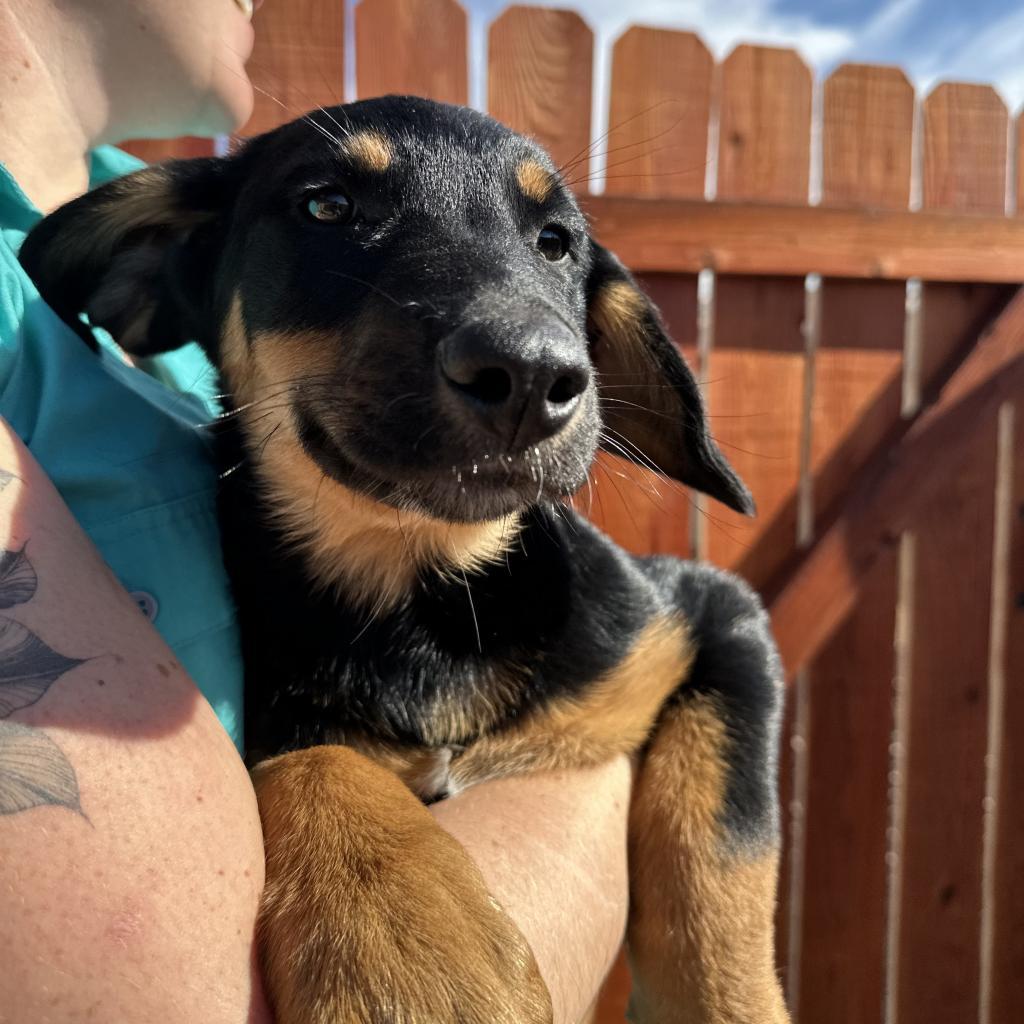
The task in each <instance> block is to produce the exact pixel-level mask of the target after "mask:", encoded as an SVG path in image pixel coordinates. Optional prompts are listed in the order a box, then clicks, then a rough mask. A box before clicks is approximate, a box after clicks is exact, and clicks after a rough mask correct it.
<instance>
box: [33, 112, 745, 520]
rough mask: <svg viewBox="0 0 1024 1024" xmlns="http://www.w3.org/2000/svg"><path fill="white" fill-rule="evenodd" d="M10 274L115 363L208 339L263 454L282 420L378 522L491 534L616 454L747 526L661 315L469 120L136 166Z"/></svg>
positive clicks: (533, 161)
mask: <svg viewBox="0 0 1024 1024" xmlns="http://www.w3.org/2000/svg"><path fill="white" fill-rule="evenodd" d="M22 261H23V263H24V264H25V266H26V268H27V269H28V270H29V272H30V273H31V274H32V275H33V277H34V278H35V279H36V281H37V283H38V284H39V287H40V291H41V292H42V294H43V296H44V298H46V299H47V300H48V301H50V303H51V304H52V305H54V306H55V307H56V308H57V309H58V311H59V312H61V313H62V315H64V316H65V317H66V318H68V319H69V320H73V319H75V318H77V316H78V314H79V313H80V312H81V311H83V310H85V311H87V312H88V313H89V315H90V318H91V320H92V321H93V322H94V323H97V324H101V325H103V326H106V327H108V328H109V329H110V330H111V332H112V333H113V334H114V336H115V338H117V339H118V340H119V342H120V343H121V344H122V345H123V346H124V347H125V348H126V349H128V350H129V351H134V352H136V353H140V354H145V353H152V352H156V351H161V350H164V349H167V348H172V347H175V346H177V345H180V344H183V343H184V342H185V341H187V340H189V339H190V338H195V339H197V340H199V341H200V342H201V343H202V344H203V345H204V347H205V348H206V349H207V351H208V352H209V353H210V355H211V357H212V358H213V360H214V362H216V363H218V364H219V365H220V366H221V368H222V370H223V371H224V373H225V376H226V378H227V383H228V386H229V388H230V390H231V391H232V393H233V394H234V396H235V401H236V404H238V405H240V406H241V405H247V406H248V408H249V414H248V415H247V417H246V422H247V423H248V424H249V428H248V444H249V446H250V449H251V450H252V451H254V452H255V451H258V450H260V449H259V446H260V445H261V444H263V445H266V444H267V443H270V436H269V431H270V430H272V429H277V428H278V427H280V426H281V425H282V424H284V425H285V428H286V431H287V432H288V433H289V434H290V436H292V437H293V438H294V440H295V442H296V446H297V451H296V453H295V459H296V460H300V459H301V460H304V461H305V462H306V463H308V464H309V466H310V467H312V469H313V471H315V473H316V475H317V477H318V478H319V477H323V478H324V479H330V480H332V481H334V482H335V483H337V484H340V485H342V486H343V487H345V488H347V489H349V490H351V491H355V492H357V493H359V494H361V495H363V496H364V497H366V498H370V499H371V500H372V501H374V502H377V503H381V504H383V505H385V506H399V507H402V508H408V507H412V508H414V509H416V510H417V511H418V512H420V513H422V514H424V515H426V516H428V517H432V518H434V519H438V520H442V521H446V522H455V523H460V522H463V523H464V522H478V521H485V520H486V521H491V520H497V519H500V518H501V517H503V516H507V515H508V514H509V513H511V512H513V511H515V510H517V509H520V508H522V507H524V506H526V505H528V504H530V503H531V502H536V501H538V500H543V499H556V498H561V497H564V496H566V495H568V494H571V493H572V492H573V491H575V490H576V489H577V488H578V487H579V486H580V485H581V484H582V483H583V482H584V480H585V477H586V474H587V471H588V469H589V466H590V464H591V461H592V459H593V456H594V453H595V450H596V448H597V446H598V444H599V441H600V440H602V439H604V438H606V439H607V440H608V443H609V444H610V445H611V446H612V447H615V448H618V449H619V450H620V451H621V452H624V453H626V454H627V455H628V456H629V457H633V458H635V459H636V460H637V461H641V462H647V463H653V464H655V465H657V466H658V467H659V468H660V469H662V470H663V471H664V472H666V473H668V474H670V475H673V476H675V477H676V478H678V479H681V480H683V481H685V482H687V483H690V484H692V485H694V486H696V487H698V488H700V489H702V490H705V491H707V492H708V493H710V494H713V495H714V496H716V497H718V498H720V499H721V500H723V501H725V502H726V503H727V504H729V505H731V506H733V507H735V508H740V509H743V510H746V511H749V508H750V500H749V495H748V494H747V492H746V490H745V489H744V488H743V486H742V484H741V483H740V482H739V481H738V479H737V478H736V477H735V475H734V474H733V473H732V471H731V469H730V468H729V467H728V465H727V464H726V462H725V460H724V459H723V458H722V456H721V454H720V453H719V452H718V450H717V448H715V446H714V444H713V443H712V442H711V440H710V438H709V436H708V433H707V430H706V426H705V423H704V418H703V411H702V407H701V402H700V398H699V394H698V392H697V388H696V385H695V383H694V381H693V378H692V376H691V375H690V373H689V371H688V369H687V368H686V366H685V364H684V363H683V361H682V360H681V358H680V357H679V355H678V352H677V351H676V349H675V347H674V345H672V343H671V342H670V341H669V339H668V338H667V337H666V336H665V334H664V332H663V330H662V328H661V326H660V322H659V320H658V317H657V314H656V312H655V311H654V310H653V308H652V307H651V306H650V303H649V302H648V301H647V299H646V298H645V297H644V296H643V295H642V293H641V292H640V291H639V290H638V289H637V288H636V285H635V283H634V282H633V280H632V278H631V277H630V276H629V274H628V273H627V272H626V271H625V269H624V268H623V267H622V266H621V265H620V264H619V263H618V261H617V260H616V259H615V258H614V257H613V256H612V255H611V254H610V253H608V252H607V251H605V250H604V249H602V248H601V247H600V246H599V245H597V244H596V243H595V242H594V241H593V240H592V239H591V238H590V236H589V234H588V229H587V224H586V221H585V219H584V217H583V216H582V214H581V212H580V210H579V208H578V206H577V204H576V202H575V200H574V198H573V196H572V194H571V192H570V191H569V190H568V188H567V187H566V186H565V185H564V184H563V182H562V181H561V179H560V178H559V175H558V173H557V171H556V169H555V168H554V166H553V165H552V163H551V161H550V159H549V158H548V156H547V155H546V154H545V153H544V152H543V151H542V150H540V149H539V148H538V147H537V146H536V145H534V144H533V143H532V142H530V141H528V140H526V139H524V138H522V137H521V136H518V135H516V134H514V133H513V132H510V131H509V130H507V129H505V128H503V127H502V126H500V125H499V124H497V123H496V122H494V121H493V120H491V119H489V118H487V117H485V116H483V115H481V114H479V113H477V112H474V111H472V110H468V109H465V108H458V107H451V106H446V105H442V104H436V103H431V102H428V101H424V100H416V99H412V98H407V97H402V98H396V97H388V98H384V99H380V100H371V101H365V102H361V103H356V104H351V105H348V106H344V107H337V108H333V109H331V110H330V111H324V112H319V113H317V114H315V115H311V116H310V117H309V118H306V119H302V120H299V121H297V122H293V123H292V124H290V125H286V126H284V127H283V128H281V129H279V130H277V131H275V132H272V133H270V134H268V135H266V136H262V137H260V138H258V139H256V140H254V141H253V142H251V143H250V144H249V145H248V146H247V147H245V149H243V150H242V151H241V152H240V153H239V154H237V155H236V156H233V157H230V158H226V159H223V160H204V161H188V162H182V163H180V164H171V165H167V166H166V167H163V168H153V169H149V170H146V171H142V172H139V174H136V175H133V176H131V177H129V178H126V179H122V180H121V181H119V182H115V183H113V184H112V185H110V186H107V187H105V188H104V189H100V190H98V191H97V192H94V193H91V194H90V195H89V196H86V197H83V198H82V199H80V200H77V201H76V202H75V203H72V204H70V205H69V206H68V207H65V208H63V209H62V210H60V211H58V212H57V213H56V214H54V215H52V216H51V217H49V218H47V220H46V221H44V222H43V224H42V225H40V226H39V227H38V228H37V229H36V230H35V232H33V234H32V235H31V236H30V238H29V239H28V241H27V242H26V245H25V248H24V250H23V252H22ZM602 388H604V389H605V393H604V395H603V398H604V401H599V397H598V394H599V390H600V389H602ZM250 403H252V404H251V405H250ZM261 412H266V414H267V415H265V416H264V418H263V423H264V424H265V425H266V426H267V428H268V429H267V430H266V431H263V432H262V433H261V428H260V426H259V424H260V422H261V420H260V414H261ZM271 412H273V413H274V414H275V415H270V413H271ZM264 433H265V434H266V435H267V436H263V434H264Z"/></svg>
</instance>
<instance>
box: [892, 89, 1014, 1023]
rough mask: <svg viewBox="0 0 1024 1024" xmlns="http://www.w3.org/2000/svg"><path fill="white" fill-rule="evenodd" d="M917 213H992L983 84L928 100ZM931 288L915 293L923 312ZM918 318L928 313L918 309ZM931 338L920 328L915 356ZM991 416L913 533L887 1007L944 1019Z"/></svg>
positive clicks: (985, 562) (982, 743)
mask: <svg viewBox="0 0 1024 1024" xmlns="http://www.w3.org/2000/svg"><path fill="white" fill-rule="evenodd" d="M922 120H923V127H924V147H923V148H924V166H923V175H924V193H923V202H924V205H925V207H927V208H928V209H932V210H938V209H942V210H947V209H956V210H962V211H970V212H976V213H988V214H999V213H1001V212H1002V211H1003V208H1004V198H1005V187H1006V133H1007V114H1006V108H1005V107H1004V106H1003V103H1002V101H1001V100H1000V99H999V97H998V96H997V95H996V94H995V92H994V91H993V90H992V89H989V88H987V87H982V86H973V85H962V84H952V83H946V84H943V85H940V86H938V87H937V88H936V89H935V90H934V91H933V92H932V93H931V94H930V95H929V97H928V98H927V99H926V100H925V103H924V109H923V119H922ZM939 294H941V291H940V289H939V288H936V287H935V286H928V287H926V288H925V289H924V295H923V302H924V306H925V309H926V310H927V309H928V307H929V305H930V303H931V302H932V300H933V297H935V296H938V295H939ZM926 315H927V314H926ZM936 344H938V339H937V336H933V335H931V334H929V333H928V332H927V331H926V333H925V335H924V338H923V350H924V352H923V359H922V362H923V363H925V364H926V365H929V364H934V362H935V361H936V357H935V356H934V355H932V354H931V352H930V351H929V350H930V349H931V348H933V347H934V346H935V345H936ZM996 437H997V434H996V417H995V413H994V412H988V413H987V414H985V415H983V416H980V417H979V418H978V419H977V421H976V422H975V423H974V424H973V425H972V427H971V434H970V441H969V444H970V448H971V456H970V457H969V458H968V459H967V460H966V461H965V462H964V463H963V464H962V466H961V469H960V471H959V473H957V474H956V475H955V476H954V475H953V474H949V476H948V479H947V481H946V488H945V494H944V495H943V499H942V501H941V502H937V503H933V504H932V505H931V506H929V507H926V508H924V509H923V510H922V512H921V513H920V515H919V517H918V518H916V519H915V521H914V522H913V524H912V526H911V529H912V530H913V532H914V534H915V537H916V565H917V568H916V579H915V581H914V588H913V600H914V613H913V621H914V635H913V637H912V640H911V681H910V723H909V736H908V738H907V746H908V754H907V779H906V794H907V801H906V806H907V812H906V821H905V822H904V827H903V834H904V847H903V853H902V877H903V892H902V902H901V910H900V948H899V951H898V953H899V956H898V962H899V970H898V989H897V1008H898V1009H897V1013H898V1017H899V1020H900V1024H925V1022H928V1024H946V1022H948V1024H954V1022H958V1024H959V1022H962V1021H965V1020H970V1019H972V1018H973V1017H974V1016H975V1015H976V1014H977V1012H978V1003H979V990H980V950H981V945H980V943H981V932H980V922H981V872H982V841H983V817H982V805H983V801H984V796H985V752H986V747H987V707H988V650H989V629H990V616H991V589H992V582H991V575H992V542H993V516H994V507H995V505H994V502H995V471H996Z"/></svg>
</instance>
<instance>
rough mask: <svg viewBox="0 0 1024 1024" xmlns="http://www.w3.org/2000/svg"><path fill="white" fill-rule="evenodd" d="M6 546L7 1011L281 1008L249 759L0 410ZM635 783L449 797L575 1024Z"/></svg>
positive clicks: (1, 805)
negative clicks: (260, 930)
mask: <svg viewBox="0 0 1024 1024" xmlns="http://www.w3.org/2000/svg"><path fill="white" fill-rule="evenodd" d="M0 549H2V550H3V551H8V552H11V553H12V554H11V556H10V557H9V558H8V559H7V561H6V563H5V565H6V567H7V568H8V569H12V570H14V571H13V573H7V574H6V575H4V574H3V573H0V598H3V597H4V595H5V594H6V599H4V600H0V604H2V605H3V607H0V880H2V881H0V962H2V963H3V965H4V969H3V970H2V971H0V1006H2V1007H3V1008H4V1013H5V1014H6V1016H5V1018H4V1019H5V1024H28V1022H32V1024H36V1022H40V1021H47V1020H52V1021H64V1020H74V1019H86V1018H87V1015H88V1013H89V1012H90V1011H92V1013H93V1016H94V1017H95V1019H96V1020H123V1021H132V1024H148V1022H150V1021H152V1022H160V1024H175V1022H177V1021H180V1022H182V1024H192V1022H194V1021H198V1020H201V1021H203V1022H204V1024H215V1022H218V1021H224V1022H232V1024H242V1022H245V1024H263V1022H267V1021H269V1020H270V1014H269V1012H268V1010H267V1007H266V1002H265V999H264V997H263V994H262V992H261V990H260V983H259V976H258V971H257V969H256V964H255V951H254V948H253V923H254V920H255V915H256V909H257V904H258V899H259V894H260V891H261V889H262V885H263V847H262V835H261V832H260V826H259V818H258V815H257V812H256V804H255V798H254V795H253V791H252V787H251V785H250V783H249V779H248V776H247V774H246V772H245V769H244V767H243V765H242V763H241V760H240V758H239V757H238V755H237V753H236V751H235V749H234V747H233V745H232V744H231V741H230V740H229V738H228V737H227V734H226V733H225V732H224V731H223V729H222V728H221V727H220V724H219V723H218V722H217V720H216V717H215V716H214V714H213V711H212V710H211V708H210V707H209V705H208V704H207V703H206V701H205V700H204V699H203V698H202V697H201V696H200V694H199V692H198V690H197V689H196V687H195V684H194V683H193V682H192V681H191V680H190V679H189V678H188V677H187V676H186V674H185V673H184V671H183V670H182V669H181V667H180V666H179V665H178V664H177V662H176V660H175V659H174V656H173V654H172V652H171V651H170V650H169V649H168V648H167V646H166V645H165V644H164V642H163V640H162V639H161V638H160V636H159V635H158V634H157V633H156V631H155V630H154V629H153V628H152V627H151V626H150V625H149V624H148V623H147V622H146V620H145V619H144V618H143V617H142V615H141V613H140V612H139V609H138V608H137V606H136V605H135V603H134V602H133V601H132V600H131V598H130V597H129V596H128V595H127V594H126V593H125V591H124V590H123V589H122V587H121V586H120V584H119V583H118V581H117V580H116V579H115V578H114V577H113V575H112V574H111V573H110V571H109V570H108V569H107V567H106V565H105V564H104V563H103V561H102V559H101V558H100V556H99V554H98V553H97V552H96V550H95V549H94V548H93V546H92V544H91V543H90V541H89V540H88V538H87V537H86V536H85V534H84V533H83V532H82V530H81V528H80V527H79V526H78V524H77V523H76V522H75V520H74V518H73V517H72V515H71V513H70V512H69V511H68V509H67V508H66V506H65V505H64V503H63V502H62V501H61V499H60V497H59V495H58V494H57V493H56V491H55V490H54V488H53V485H52V484H51V483H50V481H49V480H48V479H47V478H46V476H45V474H44V473H43V471H42V470H41V469H40V467H39V466H38V465H37V464H36V462H35V460H34V459H33V458H32V456H31V455H30V454H29V453H28V452H27V451H26V450H25V448H24V447H23V446H22V444H21V442H20V441H19V440H18V439H17V437H16V436H15V435H14V433H13V431H11V429H10V428H9V426H8V425H7V424H6V423H4V422H3V420H0ZM22 549H23V550H22ZM18 552H22V556H21V557H20V558H17V553H18ZM33 576H34V578H35V582H34V584H33V583H32V581H31V577H33ZM29 594H30V596H28V595H29ZM8 601H11V602H13V603H8ZM29 633H30V634H31V635H32V637H33V639H28V634H29ZM628 790H629V771H628V767H627V766H626V764H625V762H624V761H620V762H615V763H613V764H612V765H609V766H607V767H605V768H601V769H597V770H595V771H588V772H568V773H563V774H561V775H557V776H556V775H549V776H535V777H528V778H518V779H507V780H500V781H497V782H491V783H485V784H483V785H481V786H478V787H476V788H474V789H472V790H470V791H468V792H467V793H464V794H462V795H461V796H460V797H458V798H457V799H455V800H450V801H446V802H445V803H443V804H440V805H438V806H437V808H436V810H435V813H436V814H437V817H438V820H439V821H440V822H441V824H442V825H444V827H445V828H447V829H448V830H449V831H450V832H451V833H452V834H453V835H454V836H455V837H456V838H457V839H458V840H460V841H461V842H462V843H463V845H464V846H465V847H466V848H467V850H468V851H469V853H470V855H471V856H473V858H474V859H475V860H476V861H477V863H478V865H479V866H480V869H481V870H482V872H483V873H484V876H485V878H486V879H487V881H488V884H489V885H490V886H491V888H492V891H493V892H494V894H495V895H496V897H497V898H498V899H499V900H501V902H502V903H503V905H504V906H505V907H506V908H507V909H508V910H509V912H510V913H511V914H512V916H513V918H514V919H515V920H516V922H517V923H518V924H519V926H520V928H521V929H522V931H523V933H524V934H525V935H526V937H527V939H528V940H529V941H530V943H531V945H532V947H533V948H534V951H535V953H536V955H537V958H538V961H539V963H540V966H541V970H542V972H543V974H544V977H545V979H546V980H547V982H548V984H549V986H550V988H551V991H552V996H553V998H554V1001H555V1007H556V1018H555V1019H556V1021H557V1022H559V1024H562V1022H565V1024H570V1022H571V1024H575V1021H576V1020H577V1019H578V1018H579V1017H580V1015H581V1014H582V1013H583V1012H584V1011H585V1010H586V1008H587V1005H588V1003H589V1002H590V1001H591V1000H592V999H593V997H594V995H595V993H596V991H597V987H598V986H599V984H600V980H601V978H602V977H603V976H604V973H605V972H606V970H607V967H608V964H609V962H610V959H611V956H612V955H613V953H614V950H615V948H616V947H617V945H618V942H619V940H620V938H621V933H622V927H623V920H624V915H625V905H626V876H625V815H626V804H627V802H628Z"/></svg>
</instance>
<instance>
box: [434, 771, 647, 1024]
mask: <svg viewBox="0 0 1024 1024" xmlns="http://www.w3.org/2000/svg"><path fill="white" fill-rule="evenodd" d="M630 783H631V776H630V766H629V762H628V761H627V759H626V758H625V757H620V758H618V759H617V760H615V761H613V762H611V763H610V764H607V765H604V766H602V767H600V768H596V769H589V770H585V771H584V770H579V771H571V772H558V773H548V774H538V775H532V776H525V777H520V778H513V779H500V780H497V781H494V782H487V783H483V784H481V785H479V786H475V787H473V788H472V789H470V790H467V791H466V792H465V793H462V794H460V795H459V796H457V797H455V798H454V799H451V800H445V801H442V802H441V803H438V804H435V805H434V806H433V807H432V808H431V810H432V812H433V813H434V816H435V817H436V819H437V821H438V822H439V823H440V824H441V825H442V826H443V827H444V828H445V829H447V830H448V832H450V833H451V834H452V835H453V836H454V837H455V838H456V839H458V840H459V842H460V843H462V845H463V846H464V847H465V848H466V850H467V851H468V852H469V854H470V856H472V858H473V859H474V860H475V861H476V863H477V864H478V865H479V867H480V870H481V872H482V873H483V876H484V879H485V880H486V882H487V884H488V886H489V887H490V889H491V892H492V894H493V895H494V896H495V898H496V899H497V900H498V901H499V902H500V903H501V904H502V906H503V907H504V908H505V909H506V910H507V911H508V913H509V914H510V915H511V916H512V919H513V920H514V921H515V922H516V924H518V925H519V928H520V930H521V931H522V933H523V934H524V935H525V936H526V939H527V941H528V942H529V943H530V946H531V947H532V949H533V952H534V955H535V956H536V958H537V963H538V965H539V966H540V970H541V973H542V975H543V976H544V980H545V981H546V982H547V984H548V988H549V989H550V991H551V999H552V1003H553V1005H554V1011H555V1017H554V1019H555V1024H577V1022H578V1021H579V1020H580V1019H581V1018H582V1017H583V1015H584V1014H585V1013H586V1011H587V1010H588V1009H589V1008H590V1006H591V1004H592V1003H593V1001H594V999H595V997H596V995H597V993H598V990H599V989H600V986H601V982H602V981H603V979H604V976H605V975H606V974H607V972H608V968H609V967H610V966H611V963H612V961H613V959H614V957H615V954H616V951H617V950H618V948H619V945H620V944H621V942H622V934H623V930H624V928H625V922H626V911H627V899H628V897H627V893H628V884H627V874H626V817H627V813H628V805H629V795H630ZM499 809H500V813H499Z"/></svg>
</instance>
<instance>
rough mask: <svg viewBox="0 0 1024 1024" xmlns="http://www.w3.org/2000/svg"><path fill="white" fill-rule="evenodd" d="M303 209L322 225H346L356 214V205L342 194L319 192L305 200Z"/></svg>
mask: <svg viewBox="0 0 1024 1024" xmlns="http://www.w3.org/2000/svg"><path fill="white" fill-rule="evenodd" d="M305 207H306V213H308V214H309V216H310V217H312V218H313V219H314V220H318V221H320V222H321V223H322V224H348V223H349V221H351V220H352V218H353V217H354V216H355V213H356V204H355V203H353V202H352V200H351V199H349V197H348V196H347V195H345V193H344V192H319V193H317V194H316V195H314V196H310V197H309V199H307V200H306V203H305Z"/></svg>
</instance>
